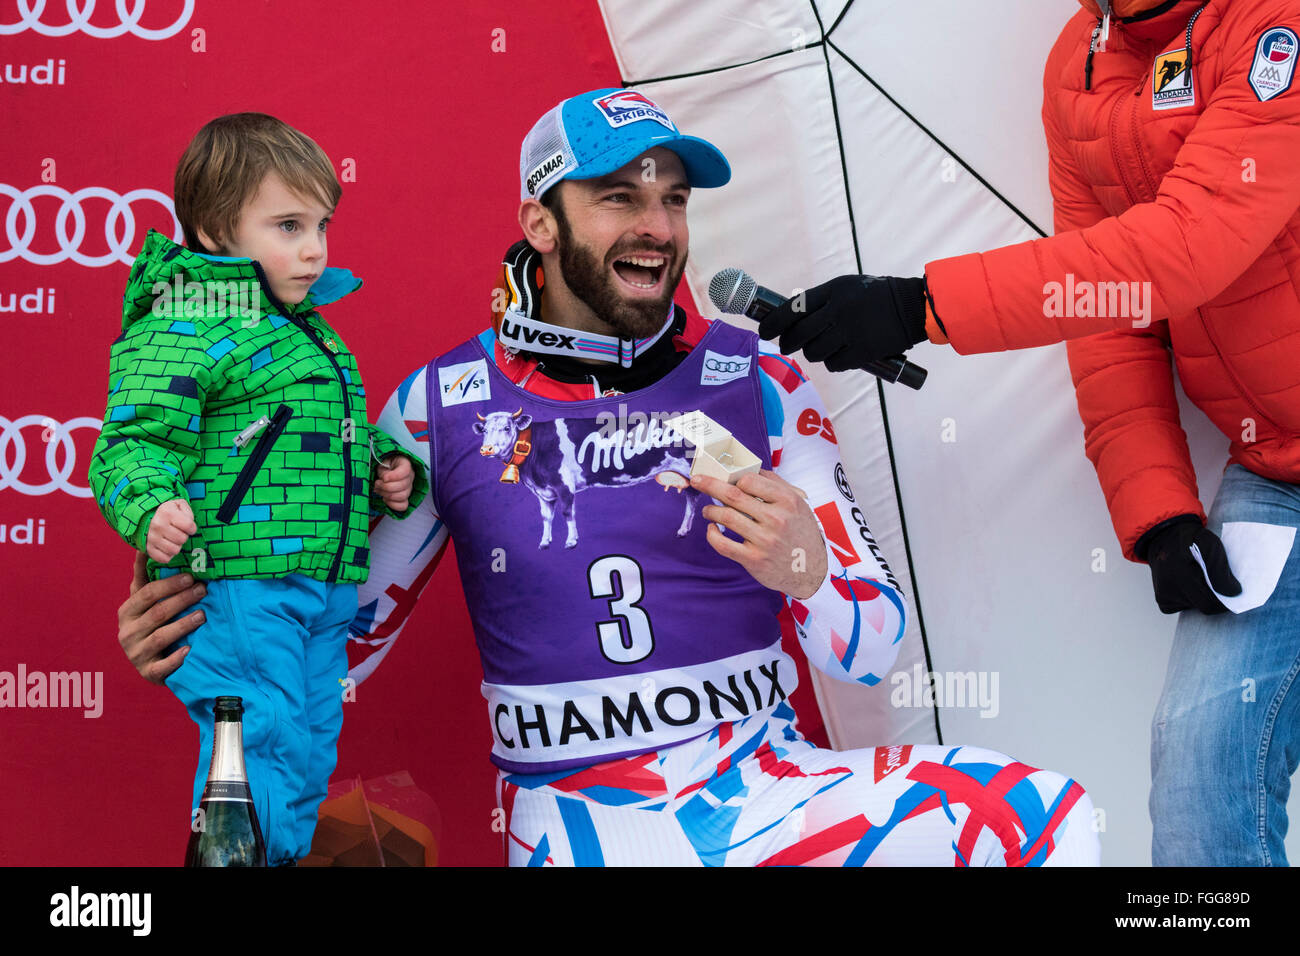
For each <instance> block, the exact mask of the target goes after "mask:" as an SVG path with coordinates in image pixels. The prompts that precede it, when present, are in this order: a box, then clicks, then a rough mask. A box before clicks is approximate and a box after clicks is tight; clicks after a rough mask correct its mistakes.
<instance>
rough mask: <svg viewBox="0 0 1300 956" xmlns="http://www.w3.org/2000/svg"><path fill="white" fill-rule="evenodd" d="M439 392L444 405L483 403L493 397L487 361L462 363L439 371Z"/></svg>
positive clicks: (479, 360)
mask: <svg viewBox="0 0 1300 956" xmlns="http://www.w3.org/2000/svg"><path fill="white" fill-rule="evenodd" d="M438 391H439V393H441V395H442V404H443V405H444V406H447V405H462V404H464V403H465V402H483V401H486V400H487V399H489V398H491V397H492V392H491V387H490V385H489V384H488V373H487V359H477V360H476V361H473V362H462V363H461V364H459V365H448V366H446V367H445V368H440V369H438Z"/></svg>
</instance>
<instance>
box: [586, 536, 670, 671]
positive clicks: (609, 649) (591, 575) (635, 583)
mask: <svg viewBox="0 0 1300 956" xmlns="http://www.w3.org/2000/svg"><path fill="white" fill-rule="evenodd" d="M616 576H617V579H618V581H617V584H616V583H615V577H616ZM641 582H642V577H641V565H639V564H637V563H636V561H635V560H633V559H632V558H629V557H628V556H627V555H625V554H607V555H605V556H604V557H603V558H597V559H596V560H595V561H593V562H591V566H590V567H589V568H587V584H588V586H589V587H590V588H591V596H592V597H593V598H606V599H609V600H608V601H607V603H608V604H609V613H610V614H611V615H612V616H613V617H612V619H611V620H607V621H601V622H600V623H599V624H597V625H596V633H597V634H599V635H600V652H601V653H602V654H604V655H605V657H606V659H608V660H610V661H613V662H614V663H615V664H635V663H636V662H637V661H640V660H644V659H645V658H647V657H649V656H650V652H651V651H653V650H654V646H655V638H654V632H653V631H652V630H651V628H650V618H649V617H648V616H647V615H646V612H645V611H644V610H642V609H641V608H639V607H637V603H636V602H637V601H639V600H641V597H642V590H641ZM620 618H621V619H622V623H620V621H619V619H620ZM624 626H626V627H627V637H624V635H623V627H624Z"/></svg>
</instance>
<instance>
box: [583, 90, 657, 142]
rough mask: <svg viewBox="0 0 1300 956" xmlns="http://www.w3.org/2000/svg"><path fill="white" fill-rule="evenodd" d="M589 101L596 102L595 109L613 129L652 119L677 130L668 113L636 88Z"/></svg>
mask: <svg viewBox="0 0 1300 956" xmlns="http://www.w3.org/2000/svg"><path fill="white" fill-rule="evenodd" d="M591 102H593V103H594V104H596V109H598V110H600V112H601V115H603V116H604V117H605V122H606V123H608V124H609V125H610V126H612V127H614V129H620V128H622V127H624V126H626V125H627V124H628V123H636V122H639V121H640V120H654V121H655V122H656V123H659V124H660V125H662V126H666V127H668V128H669V129H670V130H672V131H673V132H674V133H675V132H677V127H675V126H673V121H672V120H670V119H669V118H668V114H667V113H665V112H664V111H663V110H661V109H660V108H659V107H658V106H657V105H655V104H654V103H653V102H651V100H650V99H648V98H647V97H646V96H645V95H644V94H641V93H638V92H637V91H636V90H620V91H619V92H617V93H610V94H609V95H607V96H598V97H597V98H596V99H594V100H592V101H591Z"/></svg>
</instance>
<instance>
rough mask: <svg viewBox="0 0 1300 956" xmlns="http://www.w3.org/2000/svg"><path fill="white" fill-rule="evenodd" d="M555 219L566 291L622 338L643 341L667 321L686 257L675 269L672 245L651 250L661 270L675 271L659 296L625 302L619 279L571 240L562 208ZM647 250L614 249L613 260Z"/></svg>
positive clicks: (665, 281)
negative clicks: (657, 257)
mask: <svg viewBox="0 0 1300 956" xmlns="http://www.w3.org/2000/svg"><path fill="white" fill-rule="evenodd" d="M555 218H556V222H557V223H558V224H559V227H560V236H559V240H560V242H559V245H560V248H559V252H560V275H561V276H562V277H563V279H564V282H565V284H566V285H567V286H568V287H569V290H570V291H571V292H572V293H573V294H574V295H575V296H577V297H578V299H579V300H581V301H582V302H583V303H585V304H586V306H587V308H589V309H591V311H592V312H594V313H595V314H596V317H597V318H598V319H600V320H601V321H602V322H605V323H606V324H608V325H609V326H610V327H611V328H613V329H614V332H615V333H616V334H617V335H619V336H622V337H623V338H629V339H644V338H648V337H650V336H651V335H654V334H655V333H656V332H658V331H659V330H660V329H661V328H663V325H664V323H665V322H666V321H668V306H669V303H670V302H672V299H673V293H674V292H675V291H676V289H677V283H678V282H680V281H681V278H682V272H683V271H684V270H685V268H686V257H685V256H683V257H682V261H681V262H680V263H676V265H675V266H674V263H673V244H672V243H671V242H670V243H666V244H665V245H664V246H662V247H660V248H658V249H654V250H653V252H654V253H656V254H658V255H662V256H663V257H664V260H665V261H664V265H663V268H664V269H665V270H674V271H669V272H668V274H667V275H666V276H665V277H664V287H663V292H662V293H661V294H660V295H659V296H658V297H656V298H654V299H642V300H636V301H628V300H627V299H625V298H624V297H623V296H622V295H620V294H619V291H618V288H617V287H616V286H615V283H616V282H617V281H618V280H617V279H616V278H615V277H613V276H611V275H610V274H609V270H608V268H607V267H606V264H605V263H604V262H601V261H600V260H599V259H597V258H596V255H595V253H593V252H592V251H591V249H590V248H589V247H587V246H584V245H583V244H582V243H580V242H578V241H576V240H575V239H574V238H573V233H572V231H570V229H569V222H568V219H567V218H565V215H564V212H563V210H562V209H557V210H556V215H555ZM650 251H651V249H650V247H648V246H639V247H637V248H635V249H626V250H617V251H616V252H614V258H617V257H619V256H623V255H628V254H630V253H636V252H639V253H646V252H650Z"/></svg>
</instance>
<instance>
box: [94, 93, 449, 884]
mask: <svg viewBox="0 0 1300 956" xmlns="http://www.w3.org/2000/svg"><path fill="white" fill-rule="evenodd" d="M341 192H342V189H341V187H340V186H339V182H338V178H337V177H336V176H335V174H334V169H333V167H332V166H331V165H330V161H329V158H328V157H327V156H326V155H325V153H324V152H323V151H322V150H321V149H320V147H319V146H317V145H316V144H315V143H314V142H312V140H310V139H309V138H307V137H306V136H304V135H303V134H302V133H300V132H298V131H297V130H295V129H293V128H292V127H290V126H288V125H286V124H285V123H283V122H281V121H280V120H277V119H275V118H273V117H270V116H266V115H264V114H260V113H240V114H235V115H231V116H223V117H220V118H218V119H215V120H213V121H212V122H210V123H208V124H207V125H206V126H204V127H203V129H201V130H199V132H198V134H197V135H196V136H195V137H194V140H193V141H192V142H191V143H190V145H189V147H188V148H187V149H186V150H185V153H184V155H183V156H182V157H181V160H180V163H179V165H178V166H177V169H176V185H175V203H176V215H177V218H179V220H180V222H181V226H182V228H183V229H184V232H185V242H186V246H185V247H181V246H177V245H175V244H174V243H172V242H170V241H169V240H167V239H165V238H164V237H163V236H161V235H159V234H158V233H156V232H151V233H150V234H149V236H148V238H147V239H146V240H145V244H144V248H143V249H142V250H141V252H140V255H139V257H138V258H137V259H136V261H135V264H134V266H132V268H131V274H130V278H129V279H128V280H127V287H126V294H125V297H124V301H123V319H122V328H123V331H122V334H121V336H119V337H118V339H117V340H116V341H115V342H114V343H113V346H112V351H111V359H110V373H109V396H108V408H107V411H106V412H105V415H104V428H103V431H102V433H101V435H100V437H99V441H98V442H97V443H96V445H95V452H94V459H93V461H92V462H91V466H90V481H91V488H92V490H93V492H94V494H95V496H96V500H97V501H98V503H99V506H100V509H101V510H102V511H103V513H104V516H105V517H106V518H107V519H108V522H109V524H111V525H112V526H113V528H114V529H115V530H116V531H117V532H118V534H120V535H121V536H122V537H123V538H124V539H125V540H126V541H127V542H128V543H129V544H131V545H132V546H133V547H135V548H138V549H140V550H142V551H145V552H146V553H147V554H148V556H149V559H150V560H149V576H150V578H151V579H153V578H157V577H165V576H167V575H169V574H177V573H180V572H181V571H188V572H190V573H191V574H193V576H194V577H195V578H196V579H200V580H202V581H205V582H206V588H207V594H206V597H205V598H204V600H203V601H202V603H201V604H200V606H201V607H202V608H203V610H204V613H205V620H206V623H205V625H204V626H203V627H201V628H200V629H199V630H197V631H196V632H194V634H193V635H192V636H191V638H190V650H189V651H188V653H187V655H186V658H185V663H184V666H182V667H181V668H180V669H179V670H177V671H176V672H175V673H174V674H172V675H171V676H170V677H169V678H168V679H167V686H168V688H169V689H171V690H172V692H173V693H175V694H176V696H177V697H179V698H180V699H181V701H182V702H183V703H184V704H185V706H186V708H187V709H188V710H189V713H190V717H191V718H192V719H193V720H194V721H195V723H197V724H198V725H199V736H200V739H199V768H198V773H197V774H196V776H195V779H194V803H193V805H194V806H195V807H197V806H198V804H199V800H200V798H201V796H202V793H203V786H204V783H205V780H206V776H207V767H208V762H209V758H210V755H211V748H212V734H213V720H212V704H213V700H214V699H215V698H216V697H217V696H218V695H238V696H240V697H242V698H243V699H244V759H245V763H246V767H247V772H248V778H249V782H250V784H251V787H252V793H253V800H254V805H255V806H256V809H257V814H258V819H259V820H260V822H261V824H262V829H263V831H264V833H265V837H266V847H267V860H268V862H269V863H270V864H272V865H275V864H287V863H291V862H293V861H295V860H297V859H299V858H300V857H302V856H305V855H306V854H307V852H308V851H309V849H310V846H311V837H312V832H313V830H314V828H315V823H316V812H317V808H318V806H319V804H320V802H321V800H322V799H323V798H324V796H325V789H326V783H327V781H328V779H329V775H330V773H331V772H332V770H333V769H334V764H335V760H336V741H337V739H338V733H339V729H340V727H341V725H342V720H343V714H342V706H341V705H342V697H343V693H344V691H345V687H344V679H345V677H346V675H347V657H346V644H347V635H348V625H349V624H350V623H351V622H352V619H353V617H354V616H355V614H356V611H357V598H356V586H357V584H358V583H359V582H362V581H364V580H365V579H366V576H367V573H368V566H369V548H368V547H367V535H368V525H369V521H370V518H371V516H373V515H375V514H379V513H382V514H385V515H389V516H391V517H394V518H402V517H404V516H405V515H407V514H410V512H411V509H413V508H414V507H415V506H416V505H417V504H419V502H420V500H421V499H422V498H423V497H424V495H425V493H426V491H427V489H428V483H427V478H426V476H425V473H424V466H423V465H422V464H421V463H420V462H419V461H418V460H417V459H412V458H410V457H409V456H407V455H406V454H405V452H403V451H401V449H400V448H399V446H398V445H397V443H396V442H395V441H394V440H393V439H392V438H390V437H389V436H388V435H386V434H384V433H383V432H381V431H379V430H378V429H377V428H375V427H374V426H373V425H370V424H369V423H368V421H367V419H366V406H365V389H364V388H363V386H362V383H361V376H360V374H359V373H358V371H357V364H356V361H355V359H354V358H353V357H352V355H351V354H350V353H349V352H348V350H347V348H346V346H345V345H344V343H343V340H342V338H341V337H340V336H339V335H338V333H336V332H335V331H334V330H333V329H332V328H331V327H330V326H329V325H328V324H327V323H326V322H325V321H324V320H323V319H322V318H321V317H320V315H319V313H318V312H317V311H316V309H317V308H318V307H319V306H322V305H325V304H326V303H329V302H334V301H336V300H337V299H339V298H341V297H342V296H344V295H346V294H347V293H349V292H352V291H354V290H356V289H357V288H358V287H359V286H360V285H361V283H360V281H359V280H358V279H356V278H354V277H353V276H352V274H351V273H350V272H348V271H347V270H345V269H336V268H326V243H325V228H326V225H327V224H328V222H329V219H330V216H331V214H332V213H333V211H334V207H335V206H336V205H337V203H338V200H339V196H340V194H341Z"/></svg>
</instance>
